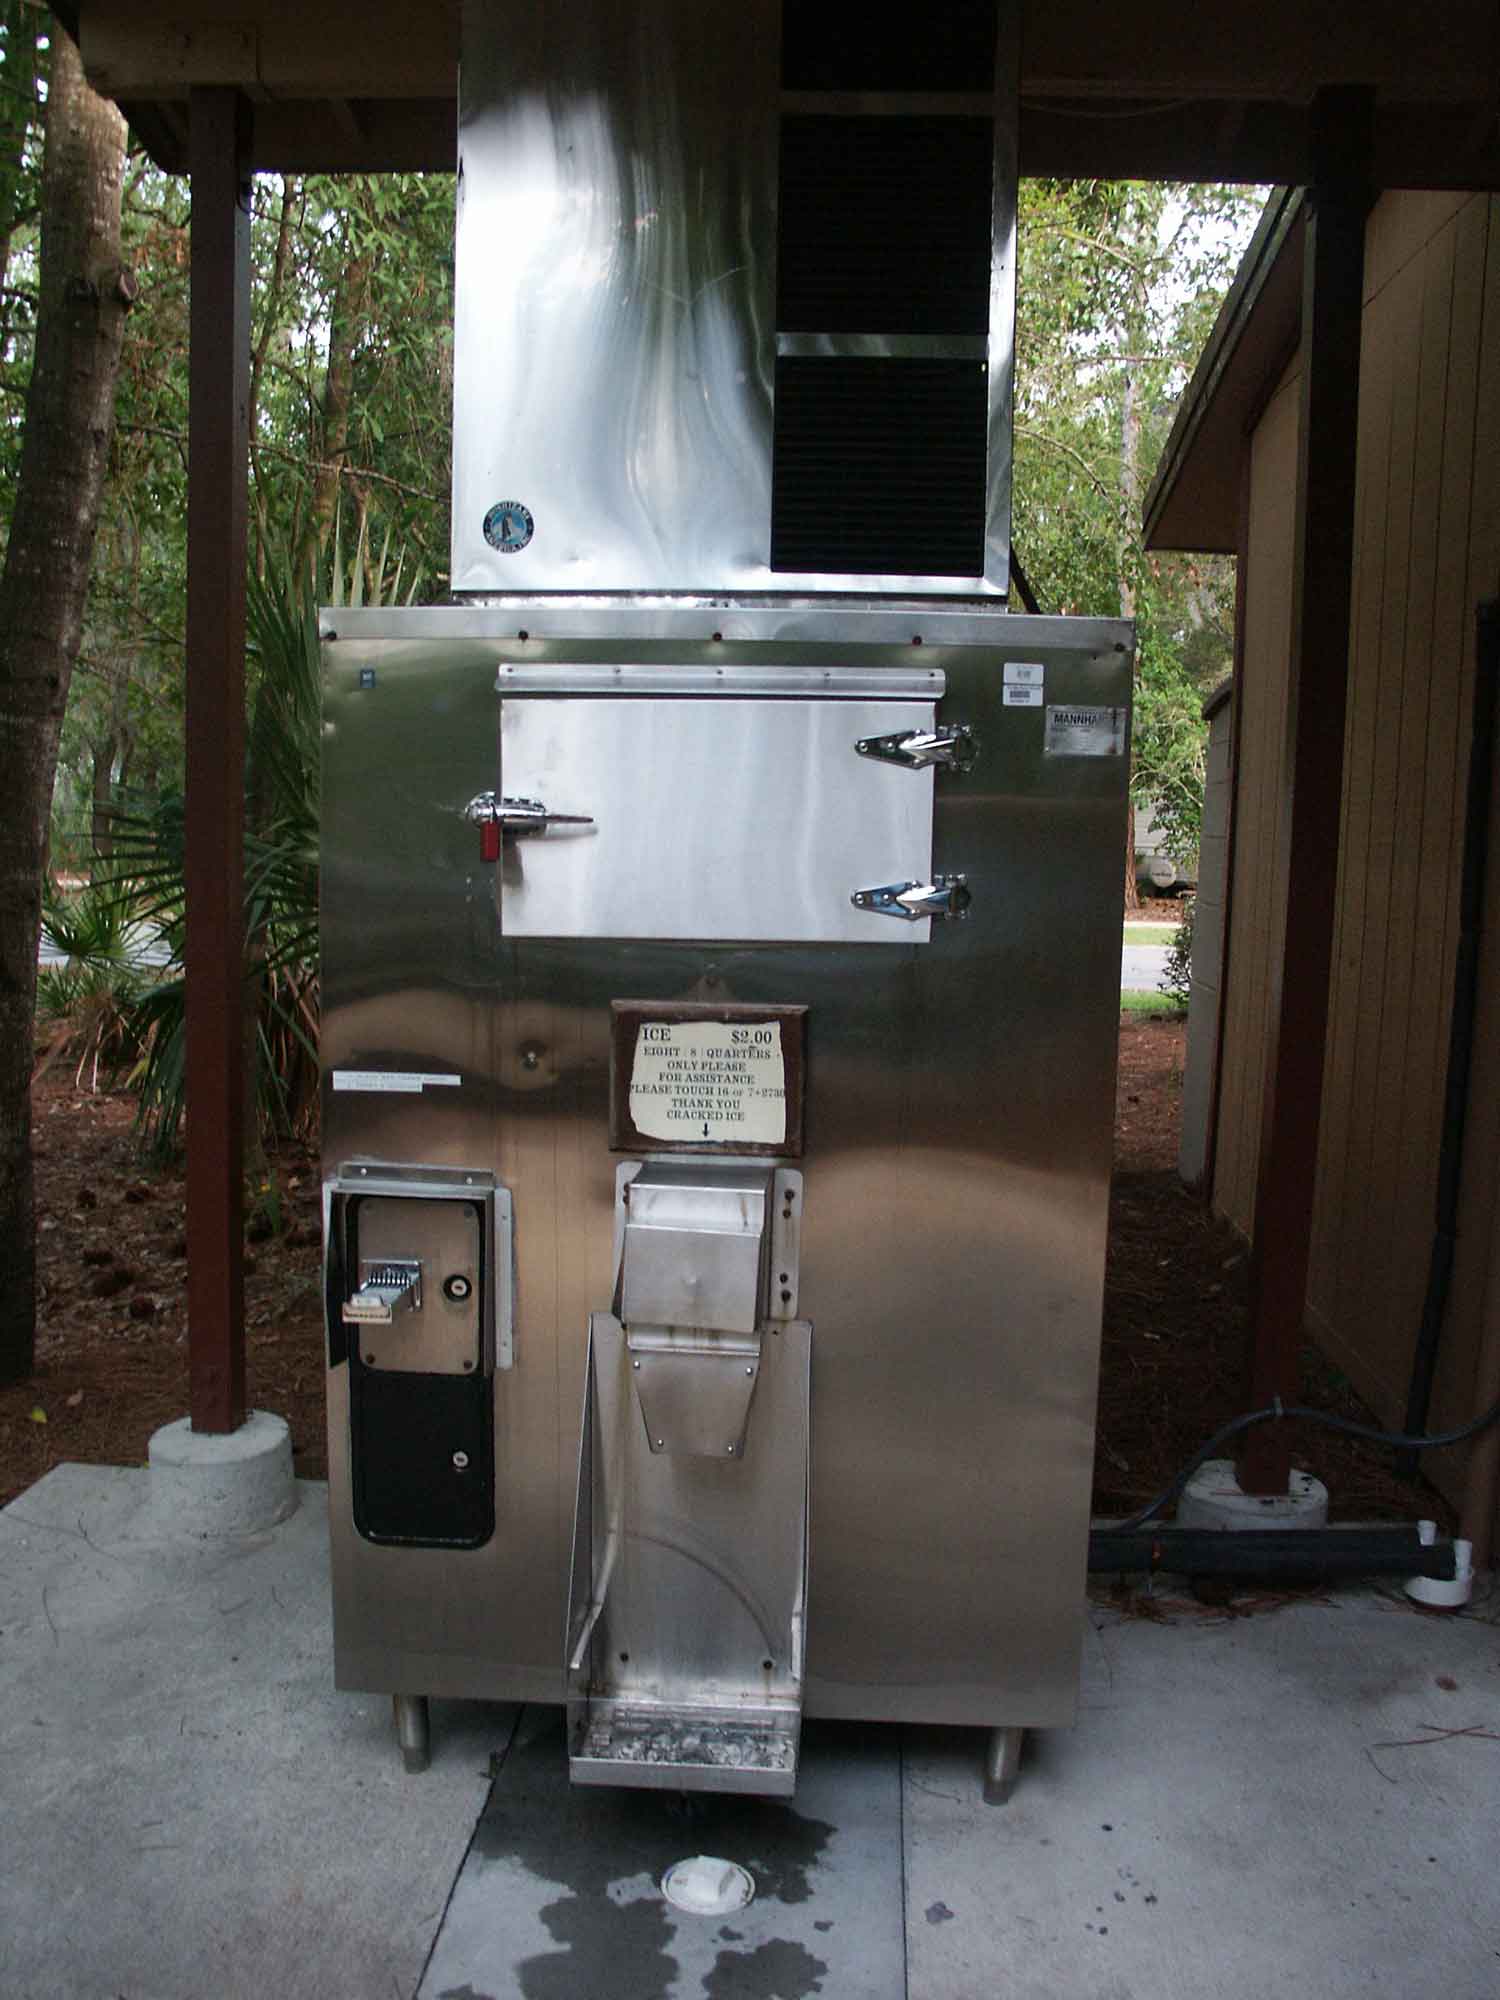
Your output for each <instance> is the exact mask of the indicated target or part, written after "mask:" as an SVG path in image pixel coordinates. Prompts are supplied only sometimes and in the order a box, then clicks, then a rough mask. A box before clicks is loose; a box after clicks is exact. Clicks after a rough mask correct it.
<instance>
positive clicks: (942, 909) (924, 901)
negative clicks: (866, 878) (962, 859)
mask: <svg viewBox="0 0 1500 2000" xmlns="http://www.w3.org/2000/svg"><path fill="white" fill-rule="evenodd" d="M849 900H850V902H851V903H853V905H854V907H855V908H856V909H857V910H868V911H869V912H870V914H871V915H872V916H877V917H900V918H902V919H903V920H904V921H905V922H906V923H909V924H914V923H916V922H917V921H918V920H919V919H920V918H922V917H960V918H962V917H966V916H967V915H968V914H969V905H970V903H971V902H972V901H973V897H972V896H971V895H970V894H969V887H968V882H967V880H966V878H965V877H964V876H962V875H934V876H933V878H932V880H931V881H930V882H887V883H886V884H885V886H884V887H883V888H880V889H856V890H855V892H854V894H853V895H852V896H851V897H850V898H849Z"/></svg>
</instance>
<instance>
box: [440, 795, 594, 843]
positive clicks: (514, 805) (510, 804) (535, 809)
mask: <svg viewBox="0 0 1500 2000" xmlns="http://www.w3.org/2000/svg"><path fill="white" fill-rule="evenodd" d="M464 818H465V819H467V820H470V821H472V822H473V824H474V825H475V826H498V827H499V829H500V831H501V833H502V834H505V833H509V834H515V835H521V834H529V833H545V832H546V831H547V828H548V827H549V826H592V825H593V824H594V818H593V814H592V813H555V812H549V811H548V810H547V808H546V807H545V806H544V805H543V804H542V802H541V800H540V799H511V798H496V796H495V794H494V793H493V792H480V793H478V794H477V795H476V796H475V797H474V798H472V799H470V801H469V803H468V804H467V805H466V806H465V807H464Z"/></svg>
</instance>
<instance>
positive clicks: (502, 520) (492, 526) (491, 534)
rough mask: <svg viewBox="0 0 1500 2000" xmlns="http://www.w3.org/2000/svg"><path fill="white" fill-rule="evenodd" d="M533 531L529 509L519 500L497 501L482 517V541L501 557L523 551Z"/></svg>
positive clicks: (533, 525)
mask: <svg viewBox="0 0 1500 2000" xmlns="http://www.w3.org/2000/svg"><path fill="white" fill-rule="evenodd" d="M535 529H536V523H535V522H534V521H533V520H532V518H531V509H530V508H529V507H523V506H522V505H521V503H520V501H519V500H497V501H496V502H495V504H494V506H493V507H491V509H490V511H489V512H488V513H487V514H486V515H485V517H484V539H485V540H486V541H487V542H488V543H489V545H490V547H491V548H492V549H498V550H499V551H500V553H501V555H503V556H513V555H515V554H516V552H517V551H518V550H520V549H524V548H525V546H526V544H527V543H528V542H529V541H530V540H531V537H532V535H533V533H534V532H535Z"/></svg>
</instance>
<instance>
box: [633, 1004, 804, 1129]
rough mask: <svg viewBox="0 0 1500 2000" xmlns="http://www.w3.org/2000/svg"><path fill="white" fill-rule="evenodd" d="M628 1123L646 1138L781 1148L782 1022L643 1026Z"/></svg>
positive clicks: (783, 1104)
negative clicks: (730, 1142) (727, 1141)
mask: <svg viewBox="0 0 1500 2000" xmlns="http://www.w3.org/2000/svg"><path fill="white" fill-rule="evenodd" d="M630 1121H631V1123H632V1124H633V1125H634V1126H635V1129H636V1131H637V1132H639V1133H641V1134H642V1136H643V1137H645V1138H649V1139H686V1140H693V1139H696V1140H698V1141H700V1142H701V1143H703V1144H707V1145H712V1144H713V1143H714V1142H715V1141H722V1140H726V1139H727V1140H731V1141H738V1142H739V1143H741V1144H744V1145H759V1146H767V1145H771V1146H779V1145H780V1144H781V1143H782V1142H783V1140H784V1139H785V1138H786V1065H785V1062H784V1060H783V1058H782V1053H781V1023H780V1022H779V1021H757V1022H730V1023H726V1024H721V1023H719V1022H717V1021H643V1022H642V1023H641V1030H640V1034H639V1035H638V1036H637V1038H636V1044H635V1060H634V1062H633V1063H632V1064H631V1068H630Z"/></svg>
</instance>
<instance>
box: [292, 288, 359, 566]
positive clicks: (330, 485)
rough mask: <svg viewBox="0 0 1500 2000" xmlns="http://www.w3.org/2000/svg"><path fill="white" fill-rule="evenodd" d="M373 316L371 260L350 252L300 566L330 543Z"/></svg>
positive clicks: (338, 300) (335, 317)
mask: <svg viewBox="0 0 1500 2000" xmlns="http://www.w3.org/2000/svg"><path fill="white" fill-rule="evenodd" d="M369 316H370V259H369V258H368V257H351V258H350V259H349V261H348V263H347V264H346V265H345V266H344V268H343V270H342V272H341V273H340V275H339V281H338V284H337V286H336V287H335V290H334V294H333V303H332V306H331V308H330V311H329V315H328V372H327V374H326V375H325V376H324V378H323V407H322V410H321V411H320V413H319V414H320V418H321V422H320V424H319V430H320V432H321V449H320V451H319V453H318V458H319V464H318V469H317V472H316V474H315V475H314V478H313V490H312V501H311V504H310V505H309V507H308V510H307V526H306V528H305V530H304V532H303V536H302V543H301V546H300V548H299V549H298V551H297V558H296V563H295V568H296V569H297V570H299V571H300V570H301V569H302V568H303V567H304V566H305V565H306V564H308V563H315V562H317V561H318V559H319V558H320V557H321V555H322V553H323V551H324V549H325V548H327V546H328V538H329V535H330V534H331V532H332V529H333V517H334V512H335V509H336V508H337V507H338V503H339V487H340V484H341V482H342V480H343V476H344V461H345V459H346V458H347V456H348V452H349V409H350V404H351V401H352V399H353V394H354V350H355V348H356V347H358V345H359V343H360V340H361V339H362V337H363V335H364V332H365V328H366V325H367V323H368V320H369Z"/></svg>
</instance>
